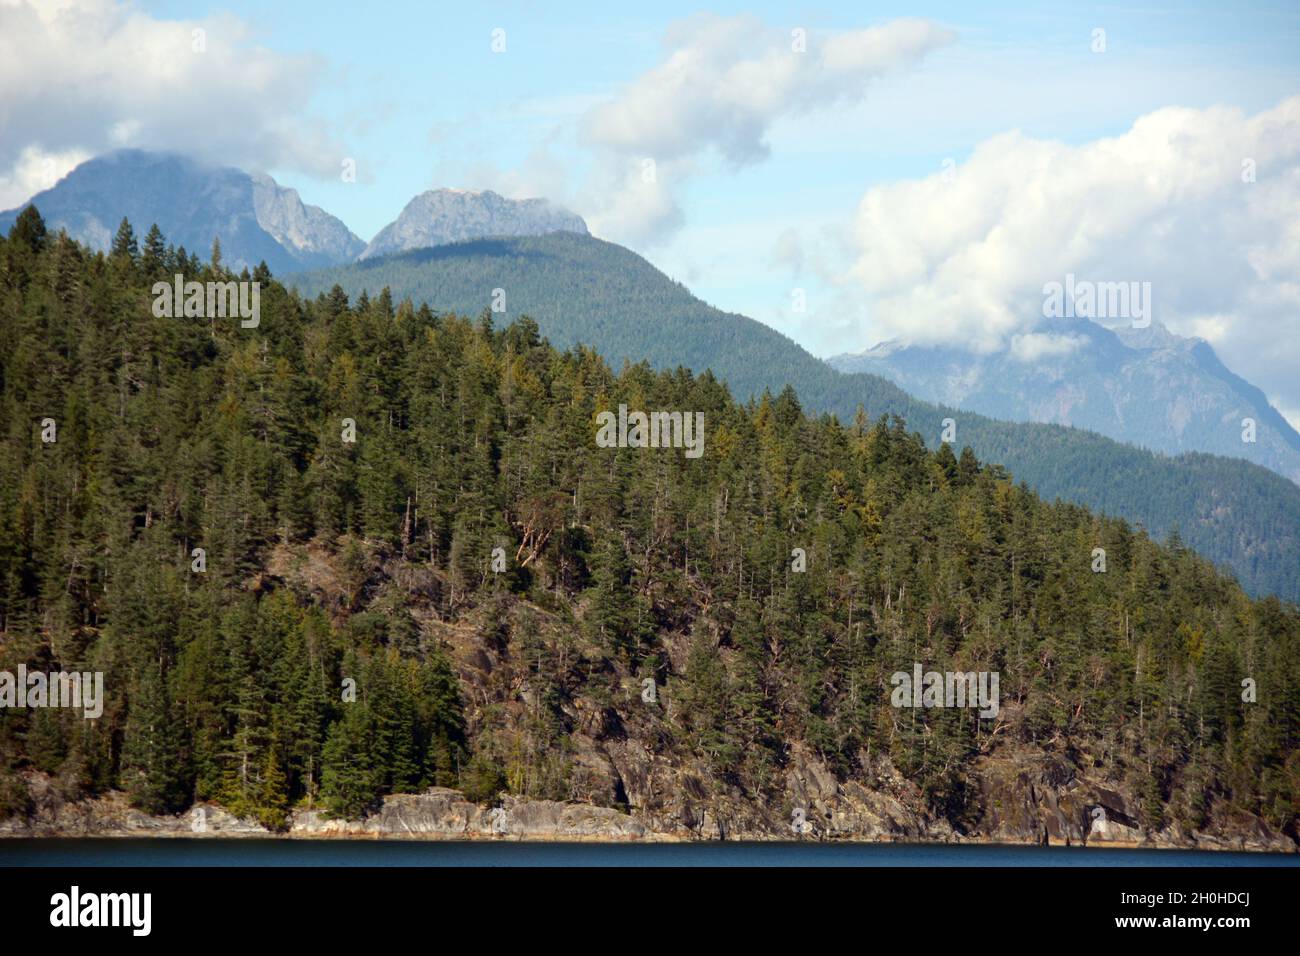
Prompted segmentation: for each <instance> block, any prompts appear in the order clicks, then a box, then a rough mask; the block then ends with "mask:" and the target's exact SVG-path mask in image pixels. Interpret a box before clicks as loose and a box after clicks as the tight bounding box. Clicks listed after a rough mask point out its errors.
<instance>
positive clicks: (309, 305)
mask: <svg viewBox="0 0 1300 956" xmlns="http://www.w3.org/2000/svg"><path fill="white" fill-rule="evenodd" d="M129 248H130V244H129V243H121V244H120V245H119V251H118V252H117V253H115V254H114V255H112V256H108V257H106V256H103V255H99V254H91V253H89V252H88V251H87V250H86V249H85V248H84V247H81V246H78V245H76V244H75V243H72V242H70V241H68V240H67V239H65V238H62V237H51V236H48V235H46V234H44V232H43V231H42V230H41V228H40V225H39V223H38V222H36V221H34V220H33V218H32V217H30V216H29V217H26V218H25V219H24V220H23V221H21V222H20V223H19V226H18V227H17V228H15V229H14V230H13V231H12V232H11V235H10V237H9V238H7V239H3V240H0V383H2V386H0V422H3V424H4V430H3V435H0V440H2V441H3V454H0V621H2V622H3V632H2V633H0V669H7V670H9V671H11V672H12V671H13V670H14V669H15V668H17V667H18V666H19V665H24V666H27V667H29V668H33V669H37V668H39V669H41V670H51V671H53V670H58V669H71V668H77V669H79V670H86V671H91V670H95V671H100V672H102V673H103V674H104V687H105V697H104V701H103V712H102V715H101V716H100V717H98V718H97V719H94V720H85V719H82V717H81V715H80V714H79V713H75V712H71V711H69V710H67V709H59V708H49V707H44V708H36V709H12V708H6V709H5V710H4V711H3V715H2V716H0V757H2V758H3V760H2V762H0V820H4V818H7V822H6V823H5V826H7V827H9V828H12V827H13V826H14V825H15V824H14V821H17V824H16V825H17V826H19V827H22V826H23V825H24V821H27V820H29V819H32V818H33V817H36V816H39V815H40V814H42V813H44V812H45V808H46V807H47V806H49V804H50V802H51V801H53V802H56V803H57V802H58V801H72V802H80V803H85V802H88V801H91V800H92V798H93V800H97V801H100V804H99V805H103V806H107V807H112V806H116V805H118V801H119V800H120V799H122V798H124V799H129V800H130V801H131V803H132V805H133V806H135V807H138V808H140V809H142V810H144V811H146V812H148V813H155V814H157V813H169V812H175V811H178V810H182V809H184V808H186V807H188V806H190V805H191V803H193V802H194V801H196V800H198V801H211V802H213V803H215V804H218V805H220V806H221V807H224V808H226V810H228V811H230V812H231V813H233V814H235V815H238V816H246V817H249V818H251V819H255V820H257V821H260V823H261V824H262V825H264V826H266V827H268V828H270V829H273V830H283V829H285V828H286V827H289V826H290V825H291V821H299V822H300V821H301V819H302V817H301V814H302V813H303V812H315V811H316V810H324V811H325V812H326V813H327V814H329V815H333V816H337V817H342V818H348V819H356V818H359V817H362V816H364V815H366V814H368V813H373V812H378V813H380V814H383V813H390V814H395V815H396V818H397V819H401V815H400V813H399V812H398V810H400V806H401V805H404V804H403V800H406V801H407V802H410V801H411V800H414V799H415V798H414V797H412V798H402V799H397V798H394V797H393V796H392V795H393V794H412V795H415V794H426V796H427V800H426V806H425V809H424V810H422V811H420V812H426V811H427V813H428V814H433V813H434V810H432V809H429V806H428V804H430V803H436V804H437V805H438V806H439V807H441V808H442V810H446V808H447V807H448V806H449V805H451V806H453V809H454V807H460V806H462V804H463V801H461V802H460V803H458V802H456V801H458V800H460V798H459V797H454V798H453V797H451V796H448V795H447V793H446V791H442V790H430V788H431V787H455V788H457V789H458V790H459V791H460V792H461V793H463V794H464V795H465V797H466V798H468V800H470V801H473V802H474V803H477V804H479V805H480V806H483V805H497V804H500V805H502V806H503V807H506V808H509V810H510V811H511V812H514V811H515V810H516V809H518V807H519V803H518V801H521V800H531V801H543V802H544V801H551V802H559V803H563V804H564V805H566V806H580V805H594V806H597V807H608V808H613V809H614V810H617V811H619V812H620V813H622V814H626V815H627V816H629V817H630V818H631V819H632V820H633V821H636V822H638V823H639V824H643V825H644V826H646V827H654V828H661V829H664V830H665V831H667V832H672V833H680V834H682V835H685V836H696V837H718V836H723V837H725V836H728V835H732V834H743V835H751V836H763V837H784V838H789V835H790V827H791V821H792V819H793V820H799V819H806V825H807V827H808V829H807V830H806V831H804V832H807V833H809V834H812V835H814V836H817V837H822V838H825V837H838V838H854V837H856V838H870V837H874V836H881V835H887V836H910V837H911V838H913V839H923V838H930V839H936V838H939V839H942V838H948V837H949V836H952V835H960V836H966V837H997V838H1014V839H1022V838H1024V839H1037V838H1038V837H1039V836H1043V837H1046V836H1048V835H1053V836H1055V837H1056V838H1057V839H1064V838H1078V837H1079V836H1080V835H1081V834H1087V833H1088V832H1089V830H1088V827H1089V821H1090V820H1092V819H1095V818H1096V814H1097V812H1098V811H1099V810H1100V811H1101V812H1102V813H1103V815H1105V816H1106V817H1107V818H1108V819H1111V820H1113V821H1114V823H1115V826H1116V827H1117V828H1122V829H1123V831H1124V832H1126V833H1128V832H1131V833H1132V834H1134V835H1135V836H1136V835H1142V836H1145V837H1149V838H1151V839H1153V840H1156V841H1160V842H1166V843H1175V844H1178V845H1190V844H1192V843H1196V844H1198V845H1208V846H1214V845H1224V841H1227V840H1229V839H1230V838H1232V835H1233V834H1242V833H1250V834H1253V835H1254V837H1255V838H1258V839H1259V840H1263V841H1266V842H1268V843H1269V845H1275V844H1276V841H1278V840H1280V839H1289V840H1290V841H1292V843H1294V841H1295V840H1296V838H1297V830H1296V824H1297V813H1298V812H1300V756H1298V753H1300V751H1298V750H1297V744H1298V743H1300V688H1298V687H1297V684H1296V681H1295V679H1294V675H1295V674H1296V673H1297V668H1298V667H1300V612H1298V611H1297V609H1296V608H1295V607H1294V606H1292V605H1288V604H1284V603H1282V602H1279V601H1278V600H1277V599H1275V598H1267V599H1264V600H1252V599H1250V598H1249V597H1248V596H1247V595H1246V594H1244V593H1243V592H1242V590H1241V589H1240V588H1239V587H1238V586H1237V585H1236V584H1235V583H1234V582H1233V581H1231V580H1230V579H1228V578H1227V577H1225V576H1223V575H1221V574H1219V573H1218V572H1216V571H1215V570H1214V568H1213V567H1212V566H1211V565H1210V564H1209V563H1207V562H1206V561H1205V560H1203V559H1202V558H1200V557H1198V556H1197V555H1195V554H1194V553H1192V552H1191V551H1190V550H1188V549H1186V548H1185V547H1181V546H1178V545H1176V544H1175V545H1170V546H1161V545H1158V544H1156V543H1153V542H1152V541H1151V540H1150V539H1149V538H1148V537H1147V536H1146V535H1145V534H1143V533H1141V532H1138V531H1134V530H1133V529H1132V528H1131V527H1130V526H1128V525H1127V524H1126V523H1124V522H1123V521H1120V520H1117V519H1113V518H1100V517H1097V516H1095V515H1093V514H1090V513H1089V512H1088V511H1086V510H1085V509H1083V508H1081V507H1078V506H1075V505H1069V504H1062V503H1047V502H1045V501H1043V500H1041V499H1039V498H1038V497H1037V496H1035V495H1034V494H1032V493H1030V492H1028V491H1026V490H1024V489H1023V488H1020V487H1018V486H1016V485H1015V484H1013V483H1012V482H1011V481H1010V480H1009V479H1008V478H1007V477H1006V475H1005V473H1004V472H1003V471H1002V469H1000V468H998V467H990V466H985V465H981V464H980V463H979V462H978V461H977V460H976V458H975V457H974V456H973V455H972V454H971V453H970V452H969V451H963V452H962V453H961V454H960V456H958V455H955V454H954V453H953V452H952V450H951V449H950V448H949V447H948V446H943V447H941V448H940V449H939V450H938V451H936V452H932V451H928V450H927V449H926V448H925V446H924V444H923V443H922V441H921V440H920V438H919V437H918V436H916V435H914V434H909V433H908V432H907V430H906V429H905V428H904V427H903V425H902V423H901V422H898V421H896V420H895V421H889V420H885V419H881V420H879V421H875V422H866V421H859V422H856V423H853V424H851V425H847V426H846V425H841V424H840V423H838V422H836V421H834V420H832V419H830V418H827V417H812V416H809V415H806V414H805V413H804V411H803V409H802V408H801V405H800V399H799V398H798V397H797V396H796V395H795V394H794V392H793V391H791V390H788V389H787V390H783V391H782V393H781V394H780V395H778V396H776V397H764V398H763V399H762V400H760V401H758V402H757V403H754V404H746V405H741V404H737V403H736V402H735V401H734V400H733V399H732V397H731V396H730V394H729V393H728V391H727V389H726V388H725V387H724V386H723V385H722V384H720V383H719V382H718V381H717V380H716V379H715V378H714V377H713V376H712V375H711V374H710V373H707V372H705V373H702V374H699V375H696V374H692V373H690V372H688V371H685V370H677V371H672V372H655V371H653V370H652V369H651V368H649V367H648V365H645V364H640V365H635V366H628V367H625V368H623V369H622V370H621V371H620V372H619V373H617V374H615V373H614V372H613V371H612V370H611V369H610V368H609V367H608V366H607V365H606V363H605V362H604V361H603V360H602V359H601V358H600V357H599V356H598V355H597V354H595V353H594V352H591V351H590V350H574V351H568V352H560V351H557V350H556V349H555V348H553V347H552V346H550V345H548V344H546V343H545V342H543V341H542V340H541V339H540V337H539V335H538V331H537V327H536V325H535V324H534V323H531V322H529V321H525V320H521V321H517V322H514V323H513V324H511V325H509V326H507V327H505V328H495V327H493V325H492V324H491V323H490V322H487V321H484V320H478V321H474V320H472V319H465V318H460V317H456V316H451V315H448V316H441V317H438V316H434V315H433V314H432V312H431V311H430V310H428V309H427V308H420V309H414V308H411V307H409V306H399V307H395V306H394V304H393V302H392V300H391V298H390V297H389V296H387V295H380V296H376V297H373V298H369V299H368V300H367V301H365V302H364V303H362V302H358V303H349V302H348V301H347V299H346V298H345V297H344V296H342V295H340V294H331V295H328V296H324V297H322V298H321V299H319V300H315V301H304V300H301V299H299V298H297V297H296V296H295V295H293V294H292V293H289V292H286V291H285V290H284V289H283V288H282V287H281V286H280V285H279V284H278V283H276V282H274V281H273V280H272V279H271V278H270V276H268V275H267V274H266V273H265V272H259V275H258V276H257V279H258V281H261V282H264V283H265V289H264V291H263V292H262V304H263V309H262V316H261V323H260V324H259V326H258V327H256V328H253V329H245V328H241V327H240V325H239V323H238V322H235V321H223V320H217V321H215V322H210V321H207V320H193V319H189V320H184V319H166V318H157V317H155V316H154V315H153V313H152V310H151V308H150V299H149V295H148V291H149V289H150V286H151V284H152V282H154V281H155V280H157V279H159V278H161V277H165V276H167V275H168V274H169V273H170V272H171V271H172V270H173V269H176V268H189V267H190V266H191V265H192V264H191V263H188V262H185V263H182V262H179V261H175V260H168V259H167V258H164V259H163V261H159V262H153V261H146V260H145V259H144V258H143V257H140V256H135V255H132V254H131V252H130V251H129ZM228 276H229V273H227V272H224V271H221V270H215V269H210V268H205V269H203V270H201V272H200V274H199V275H197V276H195V278H196V279H198V280H199V281H207V280H213V281H216V280H223V279H226V278H228ZM620 404H626V405H629V406H630V407H632V408H634V409H652V410H653V409H662V410H677V411H679V412H683V413H687V414H690V413H699V414H701V415H703V416H704V421H705V431H704V433H703V434H704V436H705V444H704V446H703V454H702V455H700V456H699V457H696V458H692V457H689V456H687V455H686V454H683V453H682V451H681V450H680V449H677V448H637V447H625V448H610V447H601V446H600V445H599V444H598V442H597V441H596V436H597V434H598V433H597V430H596V425H597V423H598V420H599V419H598V413H599V412H602V411H606V410H610V409H615V408H617V407H618V406H619V405H620ZM46 418H54V419H55V424H56V426H57V437H56V440H54V441H49V440H47V439H46V438H45V437H43V436H46V435H47V434H50V433H48V431H47V430H48V428H49V427H50V426H49V423H46V422H45V421H44V419H46ZM349 421H350V423H351V425H353V426H355V439H356V440H355V441H354V442H350V441H348V440H347V438H348V429H349ZM1058 431H1059V430H1058ZM196 548H201V549H203V559H204V565H203V567H202V568H201V569H196V567H195V561H196V560H198V559H197V558H196V557H195V550H194V549H196ZM1096 548H1104V549H1105V551H1106V553H1107V556H1108V562H1107V566H1106V568H1105V570H1104V572H1098V571H1096V570H1095V562H1096V557H1095V551H1094V549H1096ZM495 549H500V550H499V551H496V550H495ZM795 549H802V551H803V552H804V557H805V558H806V564H805V565H803V566H802V567H800V566H798V565H797V563H796V562H795V561H794V560H792V558H793V556H794V553H795ZM914 667H923V668H925V669H927V670H928V669H934V670H935V671H971V672H972V673H974V672H979V673H982V674H984V675H986V676H987V675H988V674H996V675H999V676H1000V687H1001V691H1000V697H999V698H996V699H998V700H1000V706H997V707H995V708H994V710H995V713H993V714H992V715H991V716H986V717H981V716H979V714H978V713H977V711H975V710H974V709H970V708H965V707H960V706H957V707H951V706H950V707H947V708H943V707H940V708H938V709H930V708H917V707H904V706H901V705H900V704H899V703H898V701H897V698H896V697H895V696H894V694H893V692H892V687H893V685H894V684H895V683H896V680H895V677H896V676H897V673H908V672H911V671H912V670H913V668H914ZM1246 680H1249V681H1250V682H1253V684H1254V685H1255V687H1256V691H1257V693H1255V694H1252V695H1250V696H1249V699H1247V695H1246V694H1245V693H1243V690H1242V688H1243V681H1246ZM160 728H165V732H160ZM395 801H396V802H395ZM547 806H550V804H548V805H547ZM553 809H554V808H553V807H552V810H553ZM439 812H441V811H439ZM456 812H461V811H456ZM465 812H468V811H465ZM800 814H803V816H802V817H801V816H800ZM391 818H392V817H390V819H391ZM82 819H86V817H85V816H83V817H82ZM434 822H435V823H436V821H434ZM431 825H433V824H431ZM0 829H3V827H0ZM1279 834H1286V835H1287V837H1286V838H1283V837H1280V836H1279ZM1241 839H1244V837H1243V838H1241Z"/></svg>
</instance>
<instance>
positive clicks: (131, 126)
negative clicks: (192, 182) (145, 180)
mask: <svg viewBox="0 0 1300 956" xmlns="http://www.w3.org/2000/svg"><path fill="white" fill-rule="evenodd" d="M196 30H201V31H203V33H202V34H201V37H202V44H201V45H202V47H203V49H202V50H197V49H196V45H197V44H196V34H195V32H194V31H196ZM319 72H320V64H319V63H318V62H317V61H316V60H315V59H313V58H309V57H295V56H284V55H282V54H278V53H273V52H271V51H269V50H267V49H265V48H262V47H259V46H257V45H256V44H255V43H254V42H253V38H252V36H251V33H250V30H249V28H248V26H247V25H246V24H244V23H243V22H242V21H240V20H239V19H237V18H235V17H233V16H229V15H215V16H209V17H205V18H204V19H201V20H199V19H196V20H184V21H181V20H161V19H156V18H154V17H152V16H150V15H148V14H146V13H142V12H140V11H139V10H138V9H136V7H135V6H133V5H132V4H131V3H129V2H118V0H63V2H39V3H32V2H24V0H0V104H3V108H0V177H3V183H4V185H5V187H7V188H8V189H9V190H10V191H12V190H13V189H17V188H18V184H19V183H22V182H26V181H27V180H28V179H29V177H30V173H29V172H25V171H24V170H25V169H28V168H29V167H30V164H31V163H32V162H38V163H39V162H41V161H42V160H43V159H44V158H45V157H51V156H53V157H67V156H71V155H77V156H83V157H84V156H86V155H94V154H97V153H101V152H104V151H106V150H109V149H114V148H117V147H120V146H136V147H141V148H146V149H148V148H153V149H174V150H178V151H181V152H185V153H189V154H192V155H200V156H206V157H208V158H211V159H217V160H220V161H223V162H229V163H232V164H236V165H244V166H248V167H251V168H263V169H265V168H270V167H273V166H288V167H293V168H298V169H303V170H306V171H310V172H315V173H319V174H336V173H337V170H338V168H339V161H340V160H339V157H340V155H341V153H342V150H341V149H339V148H338V147H336V146H334V145H333V144H332V143H331V141H330V138H329V137H328V135H327V134H326V133H325V131H324V128H323V126H322V125H321V124H320V123H319V122H317V121H313V120H312V119H310V114H309V111H308V109H307V105H308V101H309V99H310V97H311V95H312V91H313V89H314V87H315V84H316V81H317V79H318V74H319ZM32 157H36V159H33V158H32ZM47 185H48V184H47ZM27 195H30V193H28V194H27ZM25 198H27V197H26V196H22V197H20V198H19V199H18V200H17V201H21V200H22V199H25ZM9 205H12V203H11V204H9Z"/></svg>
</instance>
